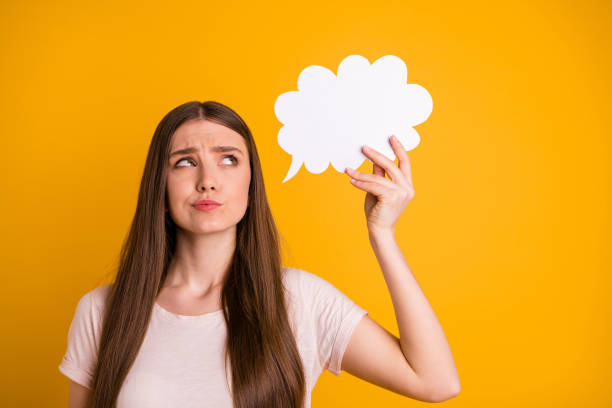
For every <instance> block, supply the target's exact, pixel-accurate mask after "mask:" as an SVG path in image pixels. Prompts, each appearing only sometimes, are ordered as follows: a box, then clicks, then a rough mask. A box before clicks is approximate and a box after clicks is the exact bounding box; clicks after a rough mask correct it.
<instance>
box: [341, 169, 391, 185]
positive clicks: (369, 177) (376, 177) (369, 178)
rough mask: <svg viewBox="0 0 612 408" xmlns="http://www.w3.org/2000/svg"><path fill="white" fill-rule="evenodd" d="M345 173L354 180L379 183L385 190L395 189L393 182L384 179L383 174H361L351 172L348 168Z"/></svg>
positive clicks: (354, 171)
mask: <svg viewBox="0 0 612 408" xmlns="http://www.w3.org/2000/svg"><path fill="white" fill-rule="evenodd" d="M375 171H376V170H375ZM346 173H347V174H348V175H349V176H351V178H353V179H355V180H359V181H366V182H370V183H380V184H382V185H383V186H386V187H387V188H395V185H394V184H393V182H392V181H391V180H389V179H388V178H386V177H385V176H384V175H383V174H373V173H362V172H360V171H357V170H353V169H351V168H350V167H347V168H346Z"/></svg>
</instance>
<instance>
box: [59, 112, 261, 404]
mask: <svg viewBox="0 0 612 408" xmlns="http://www.w3.org/2000/svg"><path fill="white" fill-rule="evenodd" d="M220 145H221V146H233V147H236V148H238V149H239V150H240V152H236V151H231V152H230V151H228V152H214V151H211V148H212V147H214V146H220ZM188 147H194V148H195V149H196V151H194V152H193V153H187V154H180V155H176V156H171V158H170V160H169V162H168V163H167V166H168V178H167V190H166V191H167V194H168V203H169V209H168V210H169V212H170V216H171V217H172V219H173V220H174V222H175V223H176V225H177V227H178V228H177V237H176V238H177V242H176V252H175V254H174V257H173V258H172V261H171V263H170V266H169V268H168V275H167V277H166V280H165V282H164V287H163V288H162V290H161V292H160V294H159V296H158V298H157V303H158V304H159V305H160V306H162V307H163V308H165V309H166V310H169V311H171V312H173V313H177V314H183V315H200V314H204V313H209V312H212V311H215V310H220V309H221V286H220V285H221V282H222V278H223V276H224V274H225V271H226V268H227V267H228V266H229V263H230V260H231V257H232V255H233V253H234V249H235V245H236V224H237V223H238V222H239V221H240V220H241V219H242V217H243V216H244V213H245V212H246V209H247V205H248V190H249V184H250V181H251V168H250V164H249V153H248V150H247V146H246V143H245V141H244V138H243V137H242V136H241V135H240V134H239V133H237V132H235V131H233V130H231V129H229V128H227V127H225V126H222V125H219V124H217V123H214V122H211V121H205V120H190V121H187V122H185V123H183V124H182V125H181V126H180V127H179V128H177V130H176V131H175V132H174V134H173V135H172V140H171V149H170V154H172V153H173V152H175V151H177V150H182V149H185V148H188ZM230 156H234V158H232V157H230ZM202 199H210V200H215V201H218V202H220V203H222V204H223V205H222V206H220V207H218V208H217V209H214V210H212V211H201V210H198V209H196V208H194V207H193V206H192V203H194V202H196V201H198V200H202ZM90 393H91V390H89V389H88V388H86V387H84V386H82V385H80V384H78V383H76V382H74V381H72V380H71V381H70V388H69V401H68V406H69V408H84V407H85V402H86V400H87V398H88V395H89V394H90Z"/></svg>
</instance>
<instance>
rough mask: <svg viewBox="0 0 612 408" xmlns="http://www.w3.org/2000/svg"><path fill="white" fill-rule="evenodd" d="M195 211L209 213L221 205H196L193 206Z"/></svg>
mask: <svg viewBox="0 0 612 408" xmlns="http://www.w3.org/2000/svg"><path fill="white" fill-rule="evenodd" d="M194 207H195V209H197V210H200V211H210V210H214V209H215V208H217V207H221V204H196V205H194Z"/></svg>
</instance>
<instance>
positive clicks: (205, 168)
mask: <svg viewBox="0 0 612 408" xmlns="http://www.w3.org/2000/svg"><path fill="white" fill-rule="evenodd" d="M216 171H217V169H216V167H215V164H214V163H212V162H206V161H205V162H203V163H202V165H201V166H200V173H199V177H198V185H197V187H196V188H197V190H198V191H206V190H218V189H219V188H218V185H217V174H216Z"/></svg>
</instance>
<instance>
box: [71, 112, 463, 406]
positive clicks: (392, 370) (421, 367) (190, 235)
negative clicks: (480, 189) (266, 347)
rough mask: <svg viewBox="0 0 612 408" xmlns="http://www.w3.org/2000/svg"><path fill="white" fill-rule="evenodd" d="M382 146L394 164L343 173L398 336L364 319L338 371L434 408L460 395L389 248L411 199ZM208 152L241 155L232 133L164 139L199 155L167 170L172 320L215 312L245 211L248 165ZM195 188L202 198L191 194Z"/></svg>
mask: <svg viewBox="0 0 612 408" xmlns="http://www.w3.org/2000/svg"><path fill="white" fill-rule="evenodd" d="M390 143H391V146H392V147H393V150H394V152H395V155H396V156H397V157H398V161H399V164H398V165H396V164H395V162H393V161H392V160H389V159H388V158H387V157H385V156H384V155H383V154H381V153H380V152H377V151H376V150H374V149H370V150H367V149H366V148H365V147H364V149H363V152H364V154H365V155H366V156H368V157H369V158H370V159H371V160H372V162H373V167H372V173H371V174H370V173H362V172H358V171H355V170H353V169H346V174H347V175H348V176H350V179H351V180H350V183H351V184H352V185H354V186H355V187H356V188H359V189H361V190H363V191H366V197H365V202H364V211H365V215H366V222H367V228H368V236H369V239H370V244H371V246H372V249H373V251H374V254H375V256H376V259H377V261H378V263H379V265H380V268H381V271H382V273H383V276H384V278H385V282H386V283H387V287H388V289H389V293H390V295H391V299H392V302H393V308H394V311H395V316H396V320H397V325H398V328H399V333H400V337H399V338H398V337H396V336H394V335H393V334H391V333H390V332H389V331H387V330H386V329H385V328H383V327H382V326H381V325H380V324H378V323H377V322H376V321H374V320H373V319H372V318H371V317H370V316H369V315H365V316H364V317H363V318H362V319H361V321H360V322H359V324H358V325H357V327H356V328H355V330H354V331H353V334H352V336H351V338H350V340H349V343H348V345H347V348H346V350H345V352H344V355H343V358H342V362H341V367H342V369H343V370H345V371H347V372H349V373H351V374H352V375H355V376H356V377H359V378H361V379H363V380H365V381H368V382H370V383H372V384H375V385H378V386H380V387H383V388H385V389H388V390H390V391H393V392H396V393H398V394H401V395H404V396H406V397H410V398H413V399H417V400H420V401H426V402H442V401H445V400H447V399H449V398H452V397H455V396H457V395H458V394H459V392H460V388H461V387H460V383H459V376H458V374H457V369H456V367H455V364H454V360H453V356H452V354H451V351H450V347H449V345H448V342H447V340H446V337H445V335H444V331H443V330H442V327H441V325H440V323H439V321H438V319H437V318H436V315H435V313H434V311H433V309H432V308H431V306H430V305H429V303H428V301H427V298H426V297H425V295H424V293H423V291H422V290H421V288H420V287H419V284H418V282H417V281H416V279H415V277H414V275H413V274H412V271H411V270H410V267H409V266H408V263H407V262H406V259H405V258H404V255H403V253H402V251H401V249H400V247H399V246H398V244H397V241H396V240H395V225H396V223H397V220H398V218H399V216H400V215H401V214H402V212H403V211H404V209H405V208H406V206H407V205H408V203H409V202H410V201H411V200H412V198H413V197H414V188H413V185H412V174H411V169H410V162H409V159H408V155H407V154H406V151H405V150H404V148H403V146H402V145H401V144H400V142H399V141H398V140H397V139H395V138H393V137H392V138H391V139H390ZM216 145H234V146H236V147H240V148H241V149H242V150H243V151H244V152H245V153H246V145H245V144H244V141H243V139H242V137H241V136H240V135H239V134H237V133H235V132H233V131H232V130H230V129H228V128H225V127H223V126H221V125H217V124H214V123H212V122H202V121H198V122H195V121H194V122H192V123H189V122H188V123H186V124H184V125H182V126H181V127H180V128H179V129H177V132H176V133H175V135H174V136H173V140H172V150H171V152H173V151H174V150H177V149H182V148H185V147H188V146H194V147H196V148H197V149H198V150H197V153H193V154H191V155H190V156H191V157H192V158H193V160H194V162H195V165H194V166H192V165H189V164H185V165H186V166H187V167H181V168H176V167H172V166H174V165H176V164H177V162H178V160H180V159H181V158H182V157H183V156H181V158H174V159H172V160H171V162H170V163H169V166H171V167H170V172H169V174H168V197H169V202H170V212H171V215H172V218H173V219H174V220H175V222H176V223H177V225H178V226H179V227H180V229H181V231H180V233H178V236H177V239H178V241H177V253H176V256H175V257H174V259H173V260H172V265H171V268H170V270H169V275H168V279H167V280H166V282H167V286H166V287H164V289H163V291H162V294H164V296H163V297H162V296H161V295H160V299H158V303H160V305H162V306H163V307H166V308H168V309H169V310H171V311H175V312H176V313H179V314H190V312H192V313H193V314H201V313H206V312H208V311H212V310H218V309H220V304H219V303H218V301H219V299H218V297H219V291H218V286H219V284H220V282H221V279H222V277H223V273H224V272H225V268H226V267H227V265H229V261H230V259H231V256H232V254H233V250H234V248H235V232H236V231H235V227H236V223H237V222H238V221H239V220H240V219H241V218H242V216H243V215H244V212H245V211H246V205H247V198H248V186H249V181H250V168H249V166H248V158H246V157H245V158H244V159H243V160H242V163H241V165H242V166H243V167H231V166H230V167H228V166H229V163H230V161H228V160H227V159H224V158H223V156H224V154H220V153H212V152H210V151H209V150H210V147H211V146H216ZM226 163H228V164H226ZM385 174H386V175H388V176H389V177H390V179H387V178H386V177H385ZM202 185H203V186H205V187H206V189H205V192H202V190H201V189H199V187H200V186H202ZM213 187H214V188H213ZM204 197H206V198H212V199H214V200H217V201H220V202H223V203H224V206H225V205H227V207H225V208H224V210H225V211H219V210H220V209H221V208H222V207H220V208H219V209H217V210H213V211H212V212H210V213H204V214H200V213H198V212H196V211H197V210H195V209H193V208H192V207H191V203H193V202H194V201H196V200H198V199H201V198H204ZM216 211H218V212H216ZM215 212H216V213H215ZM213 213H215V214H214V215H213ZM213 305H214V307H213ZM73 389H74V394H73ZM85 390H87V389H86V388H84V387H80V386H76V385H73V384H71V405H70V406H71V407H77V406H82V405H78V402H74V403H73V398H74V401H78V400H79V398H83V394H80V393H85V392H86V391H85Z"/></svg>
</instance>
